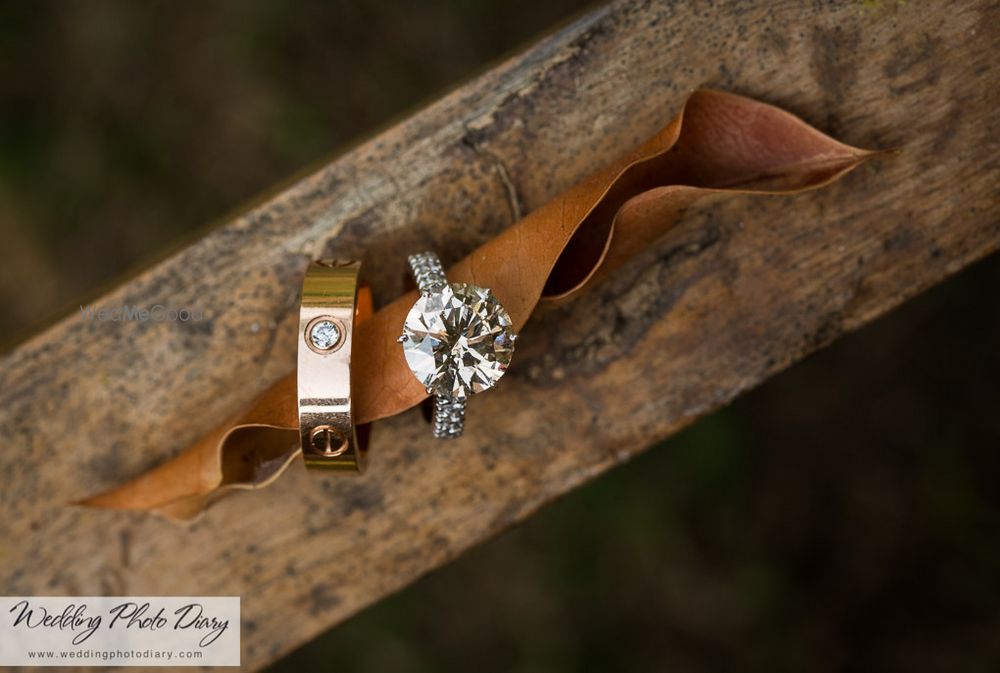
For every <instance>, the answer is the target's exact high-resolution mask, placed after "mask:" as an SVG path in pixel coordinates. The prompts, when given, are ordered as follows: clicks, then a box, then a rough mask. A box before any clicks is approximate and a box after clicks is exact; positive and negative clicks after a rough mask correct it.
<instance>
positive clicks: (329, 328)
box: [309, 320, 340, 351]
mask: <svg viewBox="0 0 1000 673" xmlns="http://www.w3.org/2000/svg"><path fill="white" fill-rule="evenodd" d="M309 340H310V341H312V344H313V346H315V347H316V348H318V349H320V350H324V351H325V350H329V349H330V348H333V347H334V346H335V345H337V342H338V341H340V330H339V329H337V326H336V325H335V324H334V323H333V322H332V321H330V320H320V321H319V322H317V323H316V324H314V325H313V326H312V330H310V332H309Z"/></svg>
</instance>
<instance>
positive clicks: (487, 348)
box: [399, 252, 517, 438]
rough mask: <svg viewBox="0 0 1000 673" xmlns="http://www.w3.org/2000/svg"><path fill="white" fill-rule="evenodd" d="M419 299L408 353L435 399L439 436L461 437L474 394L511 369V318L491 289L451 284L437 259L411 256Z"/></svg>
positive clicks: (406, 336) (407, 328)
mask: <svg viewBox="0 0 1000 673" xmlns="http://www.w3.org/2000/svg"><path fill="white" fill-rule="evenodd" d="M409 263H410V269H411V270H412V271H413V275H414V277H415V278H416V281H417V288H418V289H419V290H420V298H419V299H417V301H416V303H415V304H413V308H411V309H410V312H409V313H408V314H407V316H406V321H405V322H404V323H403V334H402V335H401V336H400V337H399V342H400V343H401V344H403V355H404V357H405V358H406V364H408V365H409V367H410V370H411V371H412V372H413V375H414V376H416V377H417V380H418V381H420V383H421V384H423V386H424V388H426V389H427V394H429V395H434V436H435V437H440V438H446V437H458V436H460V435H461V434H462V430H463V429H464V427H465V404H466V401H467V400H468V398H469V396H470V395H473V394H475V393H480V392H482V391H484V390H487V389H489V388H492V387H493V386H494V385H495V384H496V382H497V381H499V380H500V377H501V376H503V374H504V372H505V371H507V367H508V365H510V356H511V354H512V353H513V352H514V342H515V341H516V340H517V335H516V334H515V333H514V328H513V325H512V324H511V320H510V316H509V315H508V314H507V311H506V310H504V307H503V306H501V305H500V302H499V301H497V298H496V297H495V296H494V295H493V292H492V291H490V290H489V289H488V288H484V287H479V286H476V285H469V284H467V283H449V282H448V280H447V279H446V278H445V274H444V269H443V268H442V267H441V261H440V260H439V259H438V257H437V255H435V254H434V253H432V252H424V253H421V254H419V255H411V256H410V258H409Z"/></svg>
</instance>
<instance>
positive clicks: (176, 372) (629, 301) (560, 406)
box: [0, 0, 1000, 669]
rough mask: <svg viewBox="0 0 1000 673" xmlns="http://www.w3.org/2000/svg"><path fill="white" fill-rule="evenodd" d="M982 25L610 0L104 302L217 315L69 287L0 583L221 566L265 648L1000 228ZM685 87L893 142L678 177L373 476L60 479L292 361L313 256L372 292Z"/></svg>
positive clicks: (246, 623) (604, 459)
mask: <svg viewBox="0 0 1000 673" xmlns="http://www.w3.org/2000/svg"><path fill="white" fill-rule="evenodd" d="M998 25H1000V10H998V9H997V6H996V3H992V2H987V1H985V0H963V1H961V2H956V3H947V4H931V3H916V2H910V3H901V4H896V3H885V5H877V4H875V5H873V3H854V2H851V3H831V4H823V5H819V4H815V3H799V2H794V1H791V0H789V1H786V2H777V3H761V6H759V7H756V8H755V7H752V6H749V5H747V4H746V3H741V2H735V1H726V2H719V3H715V4H714V5H712V6H707V5H703V4H702V3H687V4H682V3H667V2H662V3H661V2H639V1H627V2H620V3H616V4H613V5H611V6H609V7H605V8H601V9H598V10H596V11H594V12H592V13H590V14H588V15H586V16H584V17H581V18H580V19H578V20H577V21H575V22H574V23H572V24H571V25H568V26H567V27H565V28H563V29H562V30H560V31H558V32H556V33H555V34H553V35H550V36H548V37H547V38H545V39H544V40H542V41H541V42H539V43H538V44H537V45H535V46H534V47H532V48H531V49H529V50H528V51H526V52H524V53H523V54H520V55H518V56H516V57H514V58H512V59H510V60H509V61H507V62H505V63H503V64H500V65H499V66H497V67H496V68H495V69H493V70H492V71H490V72H488V73H485V74H484V75H482V76H481V77H480V78H478V79H476V80H475V81H472V82H469V83H467V84H466V85H464V86H462V87H461V88H459V89H457V90H456V91H454V92H453V93H451V94H449V95H447V96H445V97H444V98H443V99H441V100H440V101H438V102H436V103H434V104H433V105H431V106H429V107H428V108H426V109H424V110H422V111H421V112H419V113H417V114H415V115H414V116H413V117H411V118H410V119H407V120H405V121H403V122H402V123H400V124H399V125H397V126H396V127H394V128H392V129H389V130H388V131H386V132H384V133H382V134H381V135H379V136H377V137H375V138H373V139H371V140H369V141H366V142H364V143H362V144H360V145H359V146H357V147H356V148H355V149H353V150H352V151H350V152H349V153H347V154H345V155H344V156H341V157H339V158H337V159H335V160H333V161H331V162H330V163H329V164H328V165H326V166H324V167H322V168H320V169H319V170H317V171H315V172H314V173H312V174H310V175H308V176H306V177H304V178H302V179H300V180H298V181H296V182H294V183H293V184H291V185H288V186H287V187H285V188H283V189H282V190H281V191H279V192H276V193H275V194H273V195H271V196H269V197H266V198H263V199H261V200H260V201H259V202H258V203H257V204H256V205H254V206H253V207H252V208H251V209H249V210H248V211H246V212H245V214H243V215H241V216H239V217H237V218H236V219H234V220H233V221H231V222H229V223H226V224H224V225H222V226H220V227H218V228H216V229H214V230H213V231H211V232H210V233H209V234H207V235H206V236H205V237H204V238H202V239H201V240H199V241H197V242H196V243H195V244H193V245H191V246H190V247H188V248H186V249H184V250H182V251H180V252H179V253H177V254H175V255H174V256H172V257H170V258H169V259H167V260H165V261H164V262H162V263H161V264H159V265H158V266H156V267H154V268H152V269H149V270H148V271H146V272H144V273H142V274H141V275H139V276H137V277H135V278H133V279H132V280H130V281H128V282H127V283H125V284H123V285H122V286H120V287H119V288H117V289H116V290H114V291H113V292H111V293H109V294H108V295H106V296H104V297H102V298H100V299H99V300H98V301H97V302H95V303H97V304H99V305H101V306H105V307H114V306H120V305H122V304H137V305H140V306H151V305H154V304H164V305H167V306H172V307H175V308H181V307H191V308H197V309H201V310H203V311H204V312H205V313H206V316H207V317H208V320H206V321H204V322H202V323H198V324H188V325H181V324H177V323H166V322H162V323H110V322H97V321H88V320H85V319H83V318H82V317H81V316H80V315H79V314H74V315H70V316H67V318H66V319H65V320H63V321H62V322H60V323H58V324H56V325H54V326H53V327H52V328H50V329H49V330H47V331H46V332H44V333H42V334H39V335H38V336H37V337H35V338H33V339H32V340H30V341H29V342H27V343H24V344H22V345H21V346H20V347H18V348H17V349H15V350H14V351H12V352H10V353H8V354H6V355H5V356H4V358H3V360H2V362H0V436H2V437H3V438H4V440H5V443H4V451H3V452H2V453H0V470H2V473H3V474H4V482H3V486H2V487H0V509H2V516H0V582H2V586H3V588H4V591H5V592H6V593H7V594H97V593H112V594H114V593H131V594H217V595H233V594H237V595H241V596H242V597H243V632H242V633H243V662H244V665H245V667H247V668H251V669H252V668H259V667H261V666H263V665H265V664H267V663H269V662H271V661H273V660H274V659H276V658H277V657H280V656H281V655H282V654H284V653H286V652H288V651H289V650H291V649H292V648H294V647H296V646H297V645H300V644H301V643H303V642H305V641H307V640H309V639H311V638H313V637H315V636H316V635H317V634H318V633H320V632H321V631H323V630H324V629H327V628H329V627H330V626H332V625H334V624H336V623H337V622H339V621H341V620H343V619H344V618H346V617H347V616H349V615H350V614H352V613H353V612H355V611H357V610H359V609H361V608H362V607H364V606H365V605H367V604H369V603H371V602H373V601H376V600H378V599H379V598H381V597H382V596H384V595H386V594H387V593H389V592H392V591H394V590H396V589H398V588H399V587H401V586H404V585H406V584H407V583H409V582H412V581H413V580H414V579H415V578H416V577H419V576H420V575H421V574H423V573H425V572H427V571H428V570H430V569H432V568H435V567H438V566H440V565H442V564H443V563H445V562H447V561H448V560H449V559H451V558H453V557H454V556H456V555H457V554H459V553H461V552H462V551H463V550H464V549H467V548H468V547H470V546H471V545H474V544H476V543H477V542H479V541H481V540H483V539H484V538H487V537H489V536H490V535H493V534H495V533H496V532H497V531H500V530H502V529H504V528H505V527H507V526H510V525H511V524H513V523H515V522H517V521H519V520H521V519H522V518H524V517H525V516H527V515H529V514H530V513H531V512H532V511H534V510H535V509H536V508H538V507H539V506H541V505H542V504H544V503H545V502H547V501H549V500H551V499H552V498H555V497H557V496H558V495H560V494H562V493H565V492H566V491H568V490H570V489H572V488H573V487H575V486H577V485H579V484H581V483H583V482H584V481H586V480H588V479H590V478H592V477H594V476H596V475H598V474H600V473H601V472H603V471H604V470H606V469H608V468H610V467H612V466H613V465H615V464H616V463H618V462H620V461H623V460H626V459H627V458H629V457H630V456H632V455H634V454H635V453H636V452H638V451H641V450H643V449H645V448H646V447H648V446H649V445H650V444H652V443H653V442H655V441H656V440H658V439H661V438H663V437H666V436H667V435H669V434H671V433H672V432H675V431H676V430H677V429H679V428H681V427H682V426H684V425H685V424H687V423H689V422H691V421H692V420H694V419H696V418H697V417H699V416H701V415H703V414H705V413H708V412H710V411H711V410H713V409H715V408H717V407H719V406H720V405H723V404H725V403H726V402H727V401H729V400H730V399H732V398H733V397H734V396H736V395H738V394H739V393H740V392H741V391H744V390H746V389H747V388H749V387H751V386H754V385H757V384H758V383H760V382H761V381H763V380H765V379H766V378H767V377H769V376H770V375H772V374H773V373H775V372H776V371H778V370H780V369H781V368H783V367H785V366H787V365H788V364H790V363H792V362H794V361H796V360H797V359H800V358H802V357H803V356H805V355H806V354H808V353H809V352H811V351H813V350H815V349H817V348H819V347H822V346H823V345H825V344H827V343H829V342H830V341H832V340H833V339H835V338H836V337H837V336H839V335H840V334H842V333H844V332H845V331H847V330H850V329H853V328H856V327H858V326H860V325H862V324H864V323H865V322H867V321H870V320H872V319H873V318H875V317H877V316H879V315H881V314H882V313H884V312H886V311H888V310H889V309H891V308H892V307H893V306H896V305H897V304H899V303H900V302H901V301H903V300H905V299H906V298H908V297H910V296H913V295H914V294H916V293H918V292H919V291H921V290H922V289H924V288H926V287H928V286H930V285H932V284H934V283H936V282H938V281H940V280H942V279H943V278H945V277H947V276H948V275H950V274H952V273H955V272H956V271H958V270H960V269H961V268H963V267H964V266H966V265H968V264H970V263H971V262H973V261H974V260H976V259H978V258H981V257H982V256H984V255H986V254H988V253H990V252H992V251H994V250H995V249H996V248H997V246H998V244H1000V202H998V199H997V185H998V184H1000V166H998V163H997V160H996V157H997V156H998V150H1000V146H998V140H997V139H998V138H1000V123H998V121H997V120H998V115H997V114H996V109H997V107H998V105H1000V100H998V94H997V87H996V80H997V77H996V74H995V71H994V69H995V65H994V63H995V62H996V61H997V46H996V45H998V44H1000V35H998V32H1000V31H998V29H997V26H998ZM699 86H708V87H716V88H724V89H729V90H732V91H735V92H737V93H742V94H745V95H750V96H753V97H756V98H759V99H762V100H764V101H767V102H770V103H774V104H777V105H780V106H782V107H784V108H786V109H788V110H790V111H792V112H794V113H796V114H799V115H800V116H802V117H803V118H805V119H806V120H807V121H809V122H810V123H812V124H814V125H815V126H817V127H818V128H820V129H821V130H823V131H826V132H828V133H830V134H831V135H833V136H835V137H837V138H838V139H840V140H843V141H844V142H847V143H850V144H852V145H856V146H862V147H890V146H900V147H902V149H903V151H902V154H901V155H900V156H899V157H898V158H896V159H895V160H893V161H888V162H879V163H878V164H874V165H871V166H866V167H863V168H861V169H860V170H859V171H857V172H856V173H854V174H852V175H850V176H848V177H847V178H846V179H844V180H843V181H841V182H839V183H837V184H836V185H833V186H832V187H830V188H828V189H825V190H822V191H820V192H815V193H810V194H806V195H801V196H797V197H793V198H773V199H760V198H757V199H749V198H735V199H732V200H730V201H727V202H726V203H725V204H714V205H713V204H709V205H705V206H702V207H699V208H698V209H697V210H696V211H694V212H692V213H690V214H689V215H688V216H687V217H686V218H685V220H684V222H682V224H681V225H680V226H679V227H678V228H677V229H676V230H675V231H673V232H672V233H671V234H669V235H668V236H667V237H666V238H665V239H664V240H662V241H661V242H660V243H659V244H658V245H656V246H655V247H653V248H651V249H649V250H648V251H646V252H645V253H643V254H642V255H641V256H640V257H639V258H638V259H637V260H636V262H635V263H634V264H632V265H631V266H629V267H628V268H627V269H624V270H620V271H619V272H617V273H615V274H614V275H613V276H612V277H611V278H610V279H608V280H607V281H606V282H604V283H603V284H601V285H599V286H597V287H596V288H595V289H594V290H593V291H591V292H588V293H587V294H585V295H584V296H582V297H580V298H578V299H576V300H574V301H573V302H571V303H569V304H567V305H565V306H562V307H559V308H553V309H549V310H546V311H543V312H542V313H540V314H539V315H537V316H536V318H535V319H533V320H532V322H530V323H529V325H528V326H527V328H526V329H525V331H524V334H523V337H522V340H521V341H520V342H519V352H518V358H517V366H516V367H515V368H512V369H511V371H510V372H509V374H508V375H507V376H506V377H505V378H504V380H503V382H502V383H501V385H500V386H499V388H498V390H497V391H494V392H491V393H489V394H486V395H482V396H480V397H477V398H476V400H475V404H473V405H470V410H469V419H468V427H469V431H468V434H467V436H466V437H464V438H463V439H461V440H459V441H456V442H450V443H437V442H435V441H433V440H432V438H431V436H430V433H429V431H428V428H427V426H426V425H424V424H423V423H422V421H421V419H420V414H419V412H418V411H417V410H413V411H411V412H408V413H406V414H403V415H402V416H399V417H396V418H393V419H391V420H388V421H385V422H381V423H379V424H378V426H377V427H376V428H375V432H376V435H375V437H374V440H373V442H374V443H373V457H372V464H371V468H370V470H369V472H368V473H367V474H366V475H365V476H364V477H361V478H358V479H337V478H332V477H326V476H319V477H314V476H312V475H307V474H306V473H305V471H304V469H303V468H301V467H300V466H295V467H294V468H293V469H291V470H289V474H287V475H286V476H284V477H283V478H282V479H281V480H280V481H279V482H278V483H277V484H276V485H274V486H273V487H271V488H269V489H268V490H266V491H264V492H260V493H255V494H247V495H238V496H234V497H232V498H230V499H229V500H227V501H224V502H222V503H220V504H219V505H218V506H216V507H214V508H213V509H212V510H210V511H209V512H208V513H207V515H206V516H205V517H203V518H202V519H200V520H199V521H197V522H196V523H195V524H194V525H192V526H190V527H186V528H182V527H178V526H175V525H173V524H171V523H169V522H166V521H163V520H160V519H156V518H153V517H148V516H144V515H141V514H129V513H120V512H104V511H93V510H81V509H77V508H73V507H68V506H66V505H65V503H66V502H69V501H71V500H75V499H78V498H81V497H83V496H85V495H87V494H90V493H94V492H96V491H99V490H102V489H105V488H107V487H109V486H112V485H114V484H116V483H120V482H121V481H123V480H125V479H128V478H130V477H132V476H134V475H136V474H138V473H140V472H141V471H143V470H145V469H148V468H149V467H151V466H152V465H154V464H156V463H158V462H160V461H162V460H163V459H164V458H165V457H167V456H169V455H172V454H173V453H175V452H177V451H179V450H180V449H181V448H183V447H184V446H186V445H188V444H190V443H191V442H193V441H194V440H196V439H197V438H198V437H199V436H201V435H202V434H204V433H205V432H206V431H208V430H209V429H210V428H211V427H212V426H213V425H214V424H216V423H217V422H218V421H219V420H220V419H221V418H222V417H224V416H226V415H228V414H231V413H233V412H235V411H236V410H238V409H240V408H241V407H242V406H244V405H245V404H246V403H247V402H248V401H249V400H250V399H251V398H252V397H253V396H254V395H255V394H256V393H258V392H259V391H260V390H262V389H263V388H265V387H266V386H267V385H269V384H270V383H271V382H273V381H274V380H276V379H277V378H279V377H280V376H281V375H282V374H284V373H285V372H286V371H288V370H289V369H290V368H291V367H292V366H293V364H294V358H295V349H294V347H293V344H294V334H295V331H294V330H295V328H294V324H295V321H296V318H297V313H296V308H297V296H296V292H297V290H298V286H299V283H300V281H301V274H302V271H303V269H304V268H305V264H306V263H307V261H308V260H309V259H310V258H313V257H316V256H320V255H333V256H338V257H350V256H356V257H360V258H361V259H363V260H364V262H365V264H366V265H367V268H368V271H369V272H371V274H372V281H373V285H374V292H375V296H376V301H378V302H380V303H382V302H385V301H387V300H389V299H391V298H393V297H394V296H395V295H397V294H398V293H399V292H400V291H401V290H402V288H403V283H404V279H405V270H406V265H405V256H406V254H407V253H408V252H410V251H412V250H414V249H418V248H420V249H423V248H427V247H432V248H435V249H437V250H439V251H440V252H441V254H442V257H443V258H444V261H445V262H446V263H450V262H453V261H454V260H457V259H459V258H460V257H461V256H463V255H464V254H465V253H467V252H468V251H469V250H471V249H473V248H474V247H475V246H476V245H478V244H480V243H481V242H483V241H484V240H486V239H487V238H489V237H491V236H493V235H495V234H496V233H497V232H498V231H500V230H501V229H503V228H504V227H505V226H507V225H508V224H509V223H510V221H511V220H512V218H514V217H516V216H517V215H518V214H519V213H523V212H526V211H527V210H530V209H532V208H535V207H537V206H539V205H540V204H542V203H544V202H545V201H546V200H548V199H550V198H551V197H552V196H553V195H555V194H557V193H558V192H560V191H562V190H564V189H565V188H567V187H568V186H570V185H571V184H573V183H574V182H575V181H577V180H579V179H580V178H581V177H583V176H585V175H587V174H588V173H590V172H592V171H593V170H594V169H596V168H598V167H599V166H600V165H601V164H603V163H605V162H606V161H607V159H608V158H609V157H611V156H616V155H617V154H619V153H621V151H622V150H623V148H627V147H630V146H633V145H634V144H636V143H638V142H639V141H640V140H641V139H642V138H644V137H646V136H647V135H649V134H650V133H651V132H653V131H654V130H655V129H656V128H658V127H660V126H661V125H662V124H663V123H664V122H665V121H666V120H668V119H669V118H670V117H671V116H672V115H673V114H674V113H675V112H676V110H677V108H678V107H679V105H680V104H681V102H682V101H683V99H684V98H685V95H686V93H687V92H689V91H690V90H692V89H694V88H696V87H699ZM803 450H808V447H803ZM470 609H476V606H475V605H471V606H470Z"/></svg>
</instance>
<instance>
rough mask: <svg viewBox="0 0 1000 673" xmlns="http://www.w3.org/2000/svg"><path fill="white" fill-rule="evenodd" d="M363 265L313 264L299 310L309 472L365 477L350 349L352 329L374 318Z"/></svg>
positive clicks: (364, 436)
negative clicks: (362, 280)
mask: <svg viewBox="0 0 1000 673" xmlns="http://www.w3.org/2000/svg"><path fill="white" fill-rule="evenodd" d="M360 270H361V262H348V261H340V260H330V259H322V260H318V261H315V262H312V263H311V264H310V265H309V268H308V269H307V270H306V277H305V280H304V281H303V283H302V304H301V306H300V308H299V341H298V344H299V346H298V350H299V356H298V357H299V362H298V393H299V430H300V434H301V437H302V456H303V458H304V459H305V461H306V467H309V468H317V469H323V470H342V471H354V472H363V471H364V469H365V465H366V463H367V458H368V430H369V426H367V425H363V426H360V427H356V426H355V425H354V410H353V408H352V406H351V375H352V372H351V348H352V346H353V345H354V330H355V328H356V327H357V325H358V324H360V323H361V322H362V321H363V320H365V319H366V318H368V316H370V315H371V313H372V300H371V292H370V291H369V289H368V288H367V287H360V285H359V283H358V273H359V271H360Z"/></svg>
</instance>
